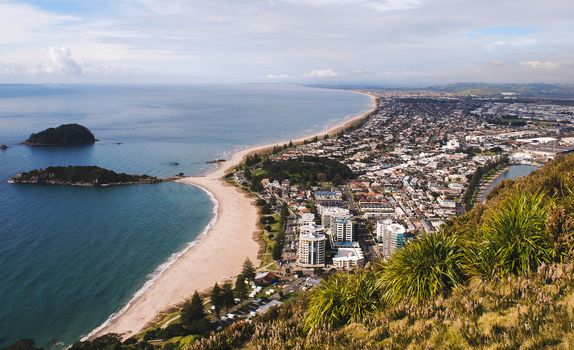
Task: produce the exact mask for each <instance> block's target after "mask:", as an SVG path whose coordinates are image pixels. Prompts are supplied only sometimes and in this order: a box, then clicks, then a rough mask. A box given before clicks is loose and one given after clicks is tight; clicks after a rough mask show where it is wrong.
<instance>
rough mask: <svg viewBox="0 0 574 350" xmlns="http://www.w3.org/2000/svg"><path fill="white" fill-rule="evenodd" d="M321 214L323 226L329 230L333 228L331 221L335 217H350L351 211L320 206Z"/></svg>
mask: <svg viewBox="0 0 574 350" xmlns="http://www.w3.org/2000/svg"><path fill="white" fill-rule="evenodd" d="M319 214H320V215H321V225H323V226H324V227H325V229H329V228H330V227H331V219H332V218H333V217H335V218H342V217H349V216H350V215H351V214H350V212H349V209H345V208H339V207H323V206H320V208H319Z"/></svg>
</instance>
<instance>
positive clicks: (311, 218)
mask: <svg viewBox="0 0 574 350" xmlns="http://www.w3.org/2000/svg"><path fill="white" fill-rule="evenodd" d="M314 224H315V214H312V213H305V214H303V215H301V218H300V219H299V225H301V226H308V225H314Z"/></svg>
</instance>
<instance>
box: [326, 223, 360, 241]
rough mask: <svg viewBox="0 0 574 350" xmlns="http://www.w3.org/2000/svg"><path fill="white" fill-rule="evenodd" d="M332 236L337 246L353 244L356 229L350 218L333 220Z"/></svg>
mask: <svg viewBox="0 0 574 350" xmlns="http://www.w3.org/2000/svg"><path fill="white" fill-rule="evenodd" d="M331 236H332V239H333V242H334V243H335V245H336V244H337V243H346V242H353V241H354V240H355V228H354V225H353V221H352V220H351V219H350V218H333V219H332V221H331Z"/></svg>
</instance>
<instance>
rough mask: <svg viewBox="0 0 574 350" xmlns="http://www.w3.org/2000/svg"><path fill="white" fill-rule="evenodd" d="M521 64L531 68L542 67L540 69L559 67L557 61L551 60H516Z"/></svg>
mask: <svg viewBox="0 0 574 350" xmlns="http://www.w3.org/2000/svg"><path fill="white" fill-rule="evenodd" d="M518 64H520V65H521V66H524V67H528V68H531V69H542V70H554V69H557V68H559V67H560V64H559V63H557V62H551V61H545V62H543V61H520V62H518Z"/></svg>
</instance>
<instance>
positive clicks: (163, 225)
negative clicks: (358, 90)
mask: <svg viewBox="0 0 574 350" xmlns="http://www.w3.org/2000/svg"><path fill="white" fill-rule="evenodd" d="M369 105H370V99H369V98H368V97H367V96H364V95H360V94H355V93H351V92H348V91H338V90H327V89H315V88H308V87H300V86H287V85H285V86H275V85H236V86H85V85H0V144H7V145H8V146H9V148H8V149H7V150H5V151H0V347H3V346H5V345H7V344H9V343H11V342H13V341H15V340H17V339H21V338H31V339H33V340H35V341H36V343H37V345H39V346H53V345H56V346H63V345H67V344H71V343H72V342H74V341H76V340H78V339H79V338H80V337H81V336H82V335H86V334H88V333H89V332H90V331H91V330H93V329H94V328H95V327H97V326H99V325H100V324H102V323H103V322H104V321H106V320H107V319H108V318H109V317H110V315H111V314H113V313H114V312H118V311H119V310H121V308H122V307H123V306H124V305H125V304H126V303H128V302H129V300H131V299H132V297H133V296H134V294H135V293H137V292H138V291H141V289H142V288H144V286H146V282H148V284H147V285H149V281H150V280H153V276H154V275H157V274H158V273H160V272H161V270H162V269H163V268H164V267H165V266H166V265H167V264H169V260H170V259H173V258H174V257H175V256H176V255H177V254H178V252H181V251H182V250H183V249H185V248H186V247H188V246H189V244H190V242H192V241H193V240H194V238H196V237H197V236H198V235H200V234H201V233H202V232H203V231H204V230H205V229H206V226H207V225H208V224H209V222H210V220H211V219H212V217H213V203H212V201H211V199H210V198H209V196H208V195H207V194H206V193H204V192H203V191H201V190H200V189H198V188H195V187H193V186H189V185H183V184H177V183H162V184H157V185H130V186H118V187H106V188H78V187H67V186H47V185H14V184H8V183H7V180H8V179H9V178H10V177H11V176H13V175H15V174H16V173H18V172H19V171H26V170H31V169H37V168H43V167H46V166H50V165H98V166H101V167H105V168H109V169H112V170H115V171H121V172H127V173H133V174H149V175H154V176H171V175H175V174H177V173H180V172H183V173H185V174H187V175H201V174H204V173H206V172H208V171H210V170H213V169H214V167H215V165H213V164H207V163H206V162H207V161H209V160H213V159H216V158H226V157H228V156H229V155H230V154H231V153H232V152H234V151H236V150H238V149H241V148H245V147H248V146H253V145H261V144H267V143H269V142H275V141H283V140H288V139H290V138H293V139H294V138H297V137H299V136H303V135H307V134H310V133H313V132H315V131H318V130H322V129H324V128H326V127H328V126H330V125H333V124H335V123H337V122H338V121H341V120H343V119H345V118H346V117H349V116H351V115H354V114H357V113H359V112H361V111H365V110H368V108H369ZM64 123H79V124H82V125H84V126H86V127H88V128H90V129H91V130H92V131H93V132H94V134H95V136H96V138H97V139H98V140H99V141H98V142H97V143H96V144H95V145H93V146H85V147H71V148H61V147H40V148H38V147H30V146H26V145H22V144H21V142H22V141H24V140H26V139H27V137H28V136H29V135H30V134H31V133H32V132H37V131H41V130H43V129H45V128H48V127H54V126H58V125H60V124H64ZM189 278H193V276H189Z"/></svg>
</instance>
